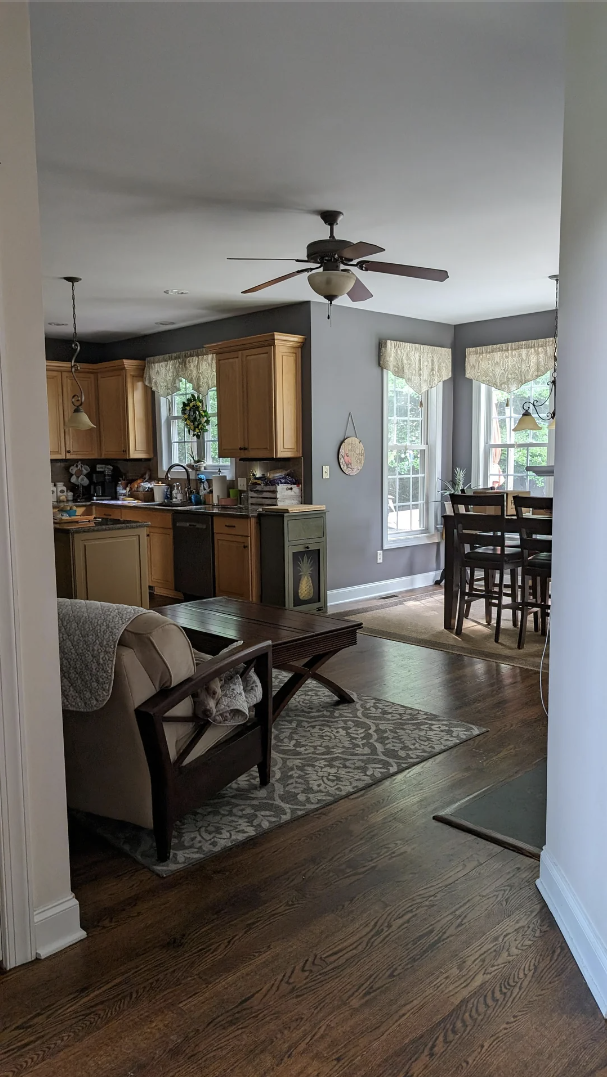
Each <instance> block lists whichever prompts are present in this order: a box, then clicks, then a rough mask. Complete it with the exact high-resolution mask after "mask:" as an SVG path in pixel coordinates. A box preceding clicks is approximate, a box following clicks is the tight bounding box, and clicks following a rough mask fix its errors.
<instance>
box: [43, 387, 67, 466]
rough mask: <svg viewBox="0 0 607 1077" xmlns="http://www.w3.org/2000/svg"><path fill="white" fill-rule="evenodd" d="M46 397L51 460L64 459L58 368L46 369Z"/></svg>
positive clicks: (61, 403)
mask: <svg viewBox="0 0 607 1077" xmlns="http://www.w3.org/2000/svg"><path fill="white" fill-rule="evenodd" d="M46 399H47V403H48V436H49V445H50V450H51V460H64V459H65V431H64V425H63V424H64V419H63V380H62V374H61V371H60V370H47V372H46Z"/></svg>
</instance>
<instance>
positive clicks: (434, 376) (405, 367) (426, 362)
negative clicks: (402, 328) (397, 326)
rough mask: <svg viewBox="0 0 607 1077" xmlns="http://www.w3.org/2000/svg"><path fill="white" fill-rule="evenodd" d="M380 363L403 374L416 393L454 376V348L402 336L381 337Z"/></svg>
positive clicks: (387, 368) (396, 372) (400, 374)
mask: <svg viewBox="0 0 607 1077" xmlns="http://www.w3.org/2000/svg"><path fill="white" fill-rule="evenodd" d="M379 365H380V366H381V367H383V368H384V370H390V371H392V373H393V374H395V375H396V377H397V378H404V379H405V381H406V383H407V385H408V386H409V387H410V388H411V389H413V391H414V392H416V393H425V391H426V389H433V388H434V386H435V385H438V384H439V382H441V381H446V380H447V378H450V377H451V349H450V348H433V347H431V346H430V345H429V344H407V343H406V342H405V341H403V340H380V342H379Z"/></svg>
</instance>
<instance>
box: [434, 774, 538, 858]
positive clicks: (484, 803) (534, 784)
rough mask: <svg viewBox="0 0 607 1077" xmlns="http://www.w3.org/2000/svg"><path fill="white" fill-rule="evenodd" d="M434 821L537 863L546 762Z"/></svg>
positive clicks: (440, 815) (439, 813)
mask: <svg viewBox="0 0 607 1077" xmlns="http://www.w3.org/2000/svg"><path fill="white" fill-rule="evenodd" d="M434 819H437V820H438V821H439V822H440V823H447V824H448V826H455V827H457V828H458V829H459V830H466V831H468V832H469V833H470V834H476V835H477V837H479V838H486V839H487V841H492V842H494V843H495V844H496V845H503V846H504V847H505V848H506V849H513V850H514V852H516V853H522V854H523V855H524V856H531V857H533V859H534V860H539V858H540V853H541V851H542V849H543V847H544V844H545V842H546V760H545V759H542V760H540V762H539V763H536V765H535V766H534V767H532V768H531V770H527V771H525V773H524V774H519V775H518V777H517V778H512V779H511V780H510V781H507V782H500V784H499V785H493V786H491V787H490V788H488V789H482V790H481V792H480V793H475V794H474V796H472V797H468V798H467V800H462V801H460V803H459V804H454V806H453V807H452V808H448V809H447V811H445V812H438V813H437V814H436V815H435V816H434Z"/></svg>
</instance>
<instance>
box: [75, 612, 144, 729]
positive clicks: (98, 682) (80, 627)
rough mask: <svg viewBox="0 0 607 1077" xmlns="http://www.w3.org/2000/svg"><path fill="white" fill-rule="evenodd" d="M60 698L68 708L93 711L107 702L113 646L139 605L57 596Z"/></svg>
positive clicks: (110, 687) (114, 659)
mask: <svg viewBox="0 0 607 1077" xmlns="http://www.w3.org/2000/svg"><path fill="white" fill-rule="evenodd" d="M57 605H58V612H59V660H60V663H61V702H62V704H63V707H64V709H65V710H69V711H97V710H99V709H100V708H101V707H103V706H104V704H105V703H107V701H108V699H109V698H110V695H111V694H112V685H113V683H114V663H115V661H116V648H117V646H118V640H119V639H120V637H121V635H122V633H123V631H124V629H125V628H126V626H127V625H128V624H130V622H131V621H133V620H134V619H135V617H139V614H140V613H147V610H144V609H142V608H141V607H140V606H117V605H114V603H113V602H90V601H88V600H85V599H81V598H59V599H57Z"/></svg>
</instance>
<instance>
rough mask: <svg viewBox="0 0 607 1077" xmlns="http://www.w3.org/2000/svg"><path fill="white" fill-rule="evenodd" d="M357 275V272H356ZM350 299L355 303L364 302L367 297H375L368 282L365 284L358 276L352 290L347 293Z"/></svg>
mask: <svg viewBox="0 0 607 1077" xmlns="http://www.w3.org/2000/svg"><path fill="white" fill-rule="evenodd" d="M354 276H355V277H356V273H355V274H354ZM347 296H348V299H351V300H352V302H353V303H362V302H364V300H365V299H373V292H370V291H369V289H368V288H367V285H366V284H363V282H362V281H361V280H359V278H358V277H356V280H355V282H354V284H353V285H352V287H351V288H350V291H349V292H348V293H347Z"/></svg>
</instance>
